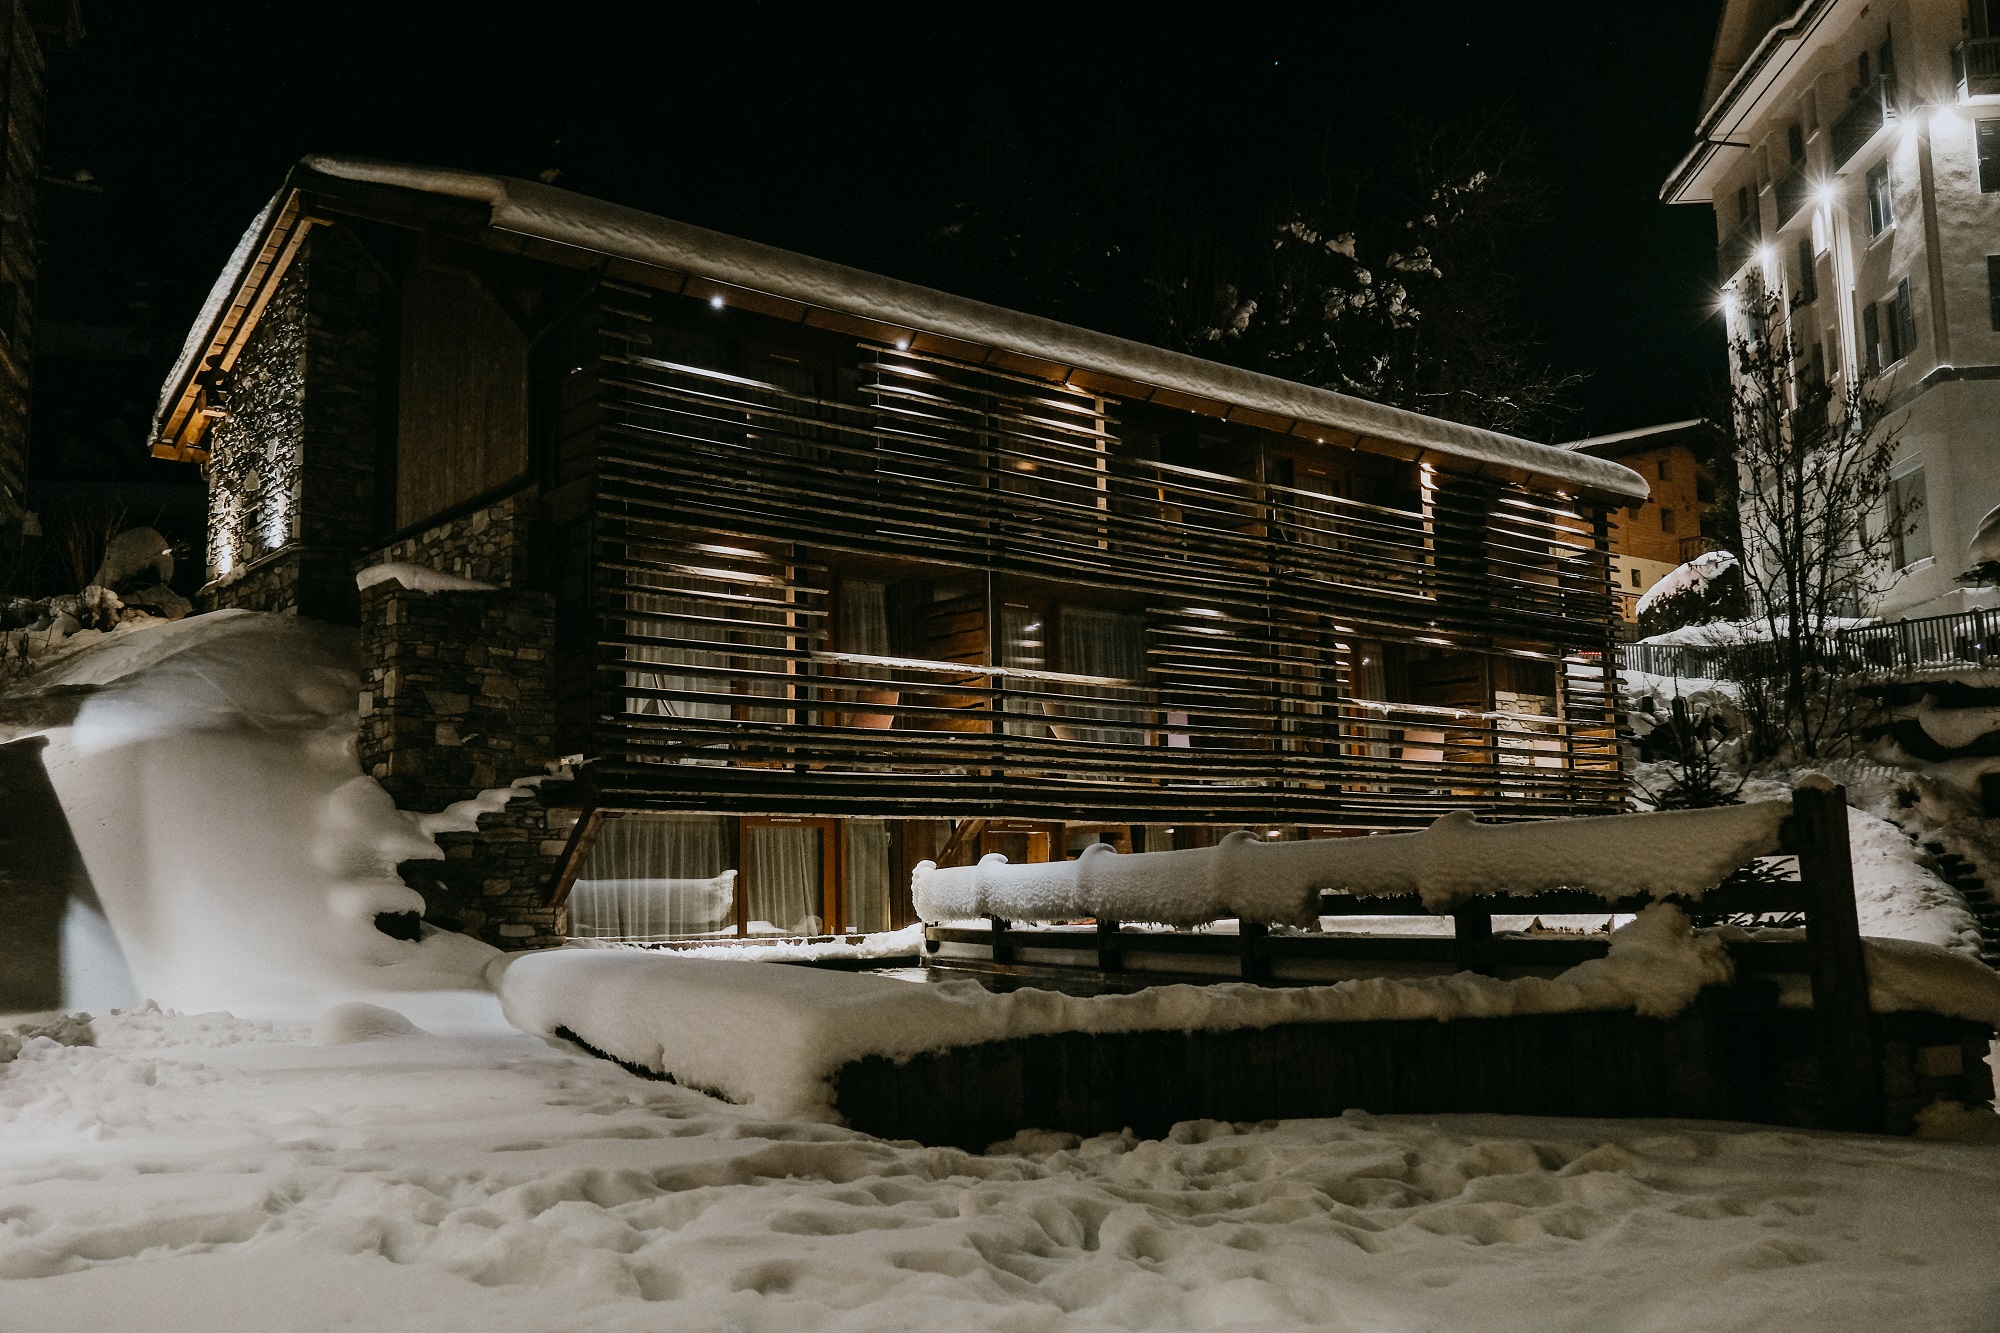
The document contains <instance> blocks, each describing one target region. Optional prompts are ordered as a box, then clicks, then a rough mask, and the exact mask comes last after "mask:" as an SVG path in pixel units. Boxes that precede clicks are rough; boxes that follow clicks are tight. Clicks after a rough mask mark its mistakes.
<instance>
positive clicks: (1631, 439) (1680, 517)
mask: <svg viewBox="0 0 2000 1333" xmlns="http://www.w3.org/2000/svg"><path fill="white" fill-rule="evenodd" d="M1713 429H1714V427H1713V426H1711V425H1710V424H1709V423H1708V422H1706V421H1704V420H1702V419H1700V418H1698V417H1697V418H1695V419H1694V420H1691V421H1675V422H1670V423H1669V424H1667V425H1664V426H1646V427H1643V428H1642V429H1639V430H1627V431H1619V432H1618V433H1617V434H1615V435H1595V436H1592V437H1591V438H1589V439H1587V440H1577V441H1575V442H1573V443H1572V444H1570V445H1569V446H1568V447H1569V448H1571V449H1574V450H1576V451H1577V452H1578V453H1583V454H1589V455H1591V456H1592V457H1594V458H1609V459H1614V460H1616V461H1617V462H1620V463H1623V464H1624V465H1625V466H1626V467H1629V468H1631V469H1632V470H1633V471H1634V472H1636V473H1638V474H1639V475H1640V476H1642V477H1644V478H1645V479H1646V484H1647V486H1649V487H1650V488H1651V489H1652V493H1651V494H1650V495H1648V496H1647V497H1646V498H1645V499H1644V500H1642V501H1639V502H1638V503H1635V504H1632V505H1628V506H1626V507H1625V508H1624V509H1621V510H1618V511H1616V512H1614V513H1613V514H1612V516H1611V583H1612V586H1613V587H1615V588H1616V589H1617V590H1618V608H1619V611H1618V613H1619V618H1620V619H1621V620H1623V621H1625V622H1626V623H1627V624H1632V625H1636V624H1637V623H1638V620H1639V612H1638V605H1639V599H1640V598H1641V597H1644V596H1645V595H1646V594H1647V593H1649V592H1651V591H1652V590H1653V585H1654V584H1655V583H1658V582H1659V581H1660V580H1661V579H1663V578H1665V577H1666V576H1667V575H1668V574H1670V573H1672V572H1673V571H1674V569H1675V568H1676V567H1677V566H1680V565H1684V564H1686V563H1687V562H1688V561H1690V560H1692V559H1694V558H1695V557H1696V556H1698V555H1700V554H1702V553H1703V552H1704V551H1707V550H1710V549H1712V548H1713V547H1714V546H1715V545H1716V543H1715V541H1714V533H1713V526H1714V525H1713V521H1712V513H1713V511H1714V508H1715V503H1716V489H1715V475H1714V474H1713V473H1712V472H1710V471H1709V470H1708V465H1707V464H1706V463H1704V462H1703V461H1702V458H1703V452H1704V451H1703V450H1701V448H1700V446H1701V444H1702V437H1703V435H1704V434H1705V433H1706V432H1709V431H1712V430H1713Z"/></svg>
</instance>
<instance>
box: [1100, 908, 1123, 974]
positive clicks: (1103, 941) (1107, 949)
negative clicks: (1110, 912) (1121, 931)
mask: <svg viewBox="0 0 2000 1333" xmlns="http://www.w3.org/2000/svg"><path fill="white" fill-rule="evenodd" d="M1118 926H1119V923H1118V922H1116V921H1114V920H1112V919H1111V918H1109V917H1102V916H1101V917H1099V918H1097V970H1098V971H1100V972H1118V971H1122V970H1123V969H1124V967H1125V951H1124V950H1123V949H1120V948H1119V947H1118Z"/></svg>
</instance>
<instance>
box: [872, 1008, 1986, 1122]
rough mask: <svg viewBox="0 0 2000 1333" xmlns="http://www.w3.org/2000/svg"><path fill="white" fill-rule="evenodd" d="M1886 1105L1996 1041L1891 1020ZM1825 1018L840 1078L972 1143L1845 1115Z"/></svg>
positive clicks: (1968, 1095)
mask: <svg viewBox="0 0 2000 1333" xmlns="http://www.w3.org/2000/svg"><path fill="white" fill-rule="evenodd" d="M1876 1024H1877V1026H1878V1028H1879V1032H1880V1038H1881V1047H1880V1048H1881V1050H1882V1052H1883V1061H1882V1064H1883V1069H1882V1087H1883V1089H1884V1091H1885V1092H1886V1093H1887V1094H1888V1095H1887V1096H1886V1098H1885V1102H1884V1113H1883V1117H1882V1121H1881V1124H1880V1125H1879V1128H1880V1129H1882V1130H1884V1131H1886V1132H1891V1133H1906V1132H1908V1131H1909V1130H1910V1128H1911V1127H1912V1123H1913V1117H1914V1116H1915V1114H1916V1112H1917V1111H1918V1110H1920V1109H1922V1108H1923V1107H1924V1106H1926V1105H1928V1104H1930V1102H1931V1101H1933V1100H1934V1099H1937V1098H1940V1097H1942V1098H1947V1099H1950V1100H1954V1101H1958V1102H1960V1103H1962V1104H1965V1105H1976V1104H1978V1103H1981V1102H1984V1101H1986V1100H1988V1099H1989V1098H1991V1096H1992V1092H1993V1089H1992V1082H1991V1077H1990V1073H1989V1070H1988V1068H1987V1066H1986V1064H1985V1063H1984V1060H1985V1057H1986V1052H1987V1048H1988V1043H1989V1042H1990V1041H1991V1040H1992V1037H1993V1033H1992V1030H1991V1029H1989V1028H1987V1027H1985V1026H1984V1025H1982V1024H1977V1023H1969V1022H1966V1021H1964V1020H1960V1019H1949V1018H1942V1017H1939V1016H1937V1015H1934V1014H1921V1013H1901V1014H1887V1015H1881V1016H1879V1017H1878V1018H1877V1019H1876ZM1817 1070H1818V1061H1817V1060H1816V1059H1815V1058H1814V1036H1813V1024H1812V1016H1811V1014H1810V1012H1809V1011H1805V1010H1788V1009H1780V1008H1779V1007H1778V1005H1777V988H1776V987H1775V986H1774V985H1772V984H1770V983H1769V982H1762V981H1748V982H1740V983H1738V984H1735V985H1732V986H1727V987H1710V988H1709V989H1707V990H1705V991H1704V992H1702V994H1701V995H1700V996H1699V997H1698V998H1697V1000H1696V1002H1695V1003H1694V1004H1692V1005H1690V1006H1689V1007H1688V1008H1687V1009H1686V1010H1685V1011H1683V1012H1682V1013H1681V1014H1679V1015H1676V1016H1675V1017H1674V1018H1671V1019H1666V1020H1661V1019H1651V1018H1641V1017H1639V1016H1638V1015H1637V1014H1635V1013H1632V1012H1630V1011H1610V1012H1599V1013H1574V1014H1535V1015H1524V1016H1520V1017H1512V1018H1469V1019H1455V1020H1452V1021H1449V1022H1438V1021H1436V1020H1431V1019H1418V1020H1395V1021H1384V1022H1359V1023H1296V1024H1284V1025H1281V1026H1277V1027H1271V1028H1262V1029H1244V1030H1235V1031H1226V1032H1127V1033H1104V1034H1091V1033H1059V1034H1055V1035H1051V1036H1041V1037H1024V1038H1017V1039H1013V1040H1008V1041H998V1042H988V1043H984V1044H981V1045H977V1046H968V1047H961V1048H958V1049H954V1050H948V1051H942V1052H937V1053H934V1054H931V1055H924V1056H919V1057H916V1058H914V1059H911V1060H908V1061H905V1062H904V1063H902V1064H897V1063H895V1062H893V1061H891V1060H889V1059H886V1058H883V1057H871V1058H869V1059H866V1060H860V1061H856V1062H854V1063H852V1064H849V1065H847V1066H845V1067H843V1068H842V1069H841V1071H840V1072H839V1074H838V1076H837V1082H838V1101H837V1105H838V1108H839V1110H840V1113H841V1114H842V1115H843V1116H844V1117H846V1119H847V1122H848V1123H849V1124H850V1125H852V1126H853V1127H854V1128H856V1129H859V1130H863V1131H865V1132H867V1133H870V1134H876V1135H879V1136H881V1137H883V1138H894V1139H915V1140H917V1141H919V1142H922V1143H927V1144H938V1145H951V1146H956V1147H961V1148H966V1149H971V1150H979V1149H983V1148H985V1147H986V1146H987V1145H988V1144H990V1143H994V1142H997V1141H999V1140H1002V1139H1006V1138H1009V1137H1011V1136H1012V1135H1013V1134H1014V1133H1015V1132H1016V1131H1018V1130H1021V1129H1024V1128H1036V1129H1052V1130H1065V1131H1068V1132H1070V1133H1074V1134H1083V1135H1089V1134H1098V1133H1104V1132H1116V1131H1118V1130H1121V1129H1128V1128H1129V1129H1131V1130H1133V1131H1134V1132H1135V1133H1137V1134H1139V1135H1141V1136H1142V1137H1158V1136H1160V1135H1162V1134H1164V1133H1166V1131H1167V1130H1168V1129H1169V1128H1171V1127H1172V1126H1173V1125H1174V1124H1175V1123H1176V1122H1178V1121H1183V1120H1194V1119H1213V1120H1228V1121H1261V1120H1273V1119H1292V1118H1300V1117H1314V1116H1333V1115H1339V1114H1340V1113H1341V1112H1343V1111H1346V1110H1350V1109H1359V1110H1365V1111H1371V1112H1376V1113H1378V1114H1393V1113H1417V1114H1423V1113H1447V1112H1498V1113H1505V1114H1515V1115H1560V1116H1607V1117H1640V1116H1665V1117H1686V1118H1697V1119H1714V1120H1737V1121H1753V1122H1763V1123H1768V1124H1780V1125H1795V1126H1808V1127H1809V1126H1820V1125H1828V1124H1835V1123H1838V1121H1839V1108H1838V1107H1834V1106H1829V1105H1827V1104H1826V1103H1827V1099H1826V1098H1825V1097H1824V1096H1823V1095H1822V1088H1821V1085H1820V1080H1819V1078H1818V1073H1817Z"/></svg>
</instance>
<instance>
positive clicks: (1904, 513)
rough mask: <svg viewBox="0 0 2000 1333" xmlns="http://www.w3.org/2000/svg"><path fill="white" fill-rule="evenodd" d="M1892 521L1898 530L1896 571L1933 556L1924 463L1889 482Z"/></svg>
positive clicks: (1896, 530)
mask: <svg viewBox="0 0 2000 1333" xmlns="http://www.w3.org/2000/svg"><path fill="white" fill-rule="evenodd" d="M1889 522H1890V523H1891V524H1893V525H1894V528H1895V538H1896V540H1895V548H1896V568H1898V569H1908V568H1909V567H1910V566H1911V565H1914V564H1916V563H1917V561H1919V560H1928V559H1930V556H1931V519H1930V514H1929V513H1928V512H1927V509H1926V506H1925V504H1924V468H1923V464H1922V463H1918V464H1917V465H1916V466H1915V467H1912V468H1910V469H1909V470H1908V471H1907V472H1904V473H1903V474H1902V475H1901V476H1899V477H1893V478H1891V479H1890V481H1889Z"/></svg>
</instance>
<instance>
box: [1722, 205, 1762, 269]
mask: <svg viewBox="0 0 2000 1333" xmlns="http://www.w3.org/2000/svg"><path fill="white" fill-rule="evenodd" d="M1763 239H1764V226H1763V220H1762V219H1761V218H1759V217H1758V216H1757V214H1755V213H1752V214H1751V215H1750V216H1749V217H1747V218H1745V219H1743V221H1742V222H1741V223H1740V224H1739V225H1738V226H1737V228H1736V230H1735V231H1732V232H1730V233H1729V234H1728V235H1727V236H1725V237H1723V238H1722V245H1721V247H1720V248H1719V249H1718V250H1717V251H1716V256H1715V258H1716V267H1717V268H1718V269H1719V270H1720V272H1721V280H1722V281H1723V282H1728V281H1729V280H1730V279H1731V278H1733V277H1735V276H1736V274H1737V272H1738V271H1739V270H1740V269H1742V267H1743V266H1744V265H1745V264H1747V263H1749V262H1750V256H1752V255H1754V254H1756V253H1757V246H1758V245H1759V243H1761V242H1762V241H1763Z"/></svg>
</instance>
